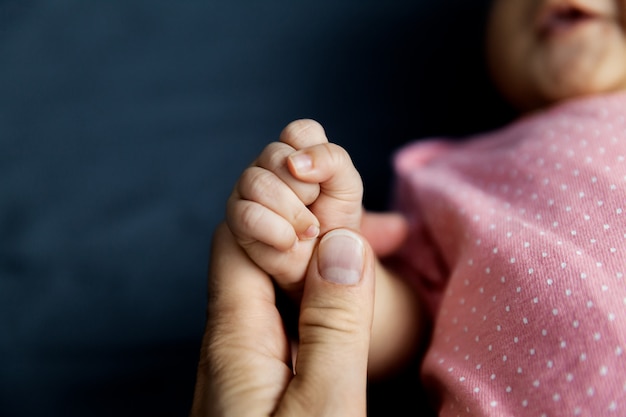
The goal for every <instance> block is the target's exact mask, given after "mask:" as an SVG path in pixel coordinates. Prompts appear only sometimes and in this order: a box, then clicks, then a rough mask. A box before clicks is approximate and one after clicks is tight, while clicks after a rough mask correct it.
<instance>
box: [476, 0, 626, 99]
mask: <svg viewBox="0 0 626 417" xmlns="http://www.w3.org/2000/svg"><path fill="white" fill-rule="evenodd" d="M625 30H626V0H493V5H492V12H491V16H490V20H489V27H488V31H487V53H488V61H489V66H490V68H491V71H492V74H493V77H494V81H495V83H496V85H497V86H498V87H499V89H500V90H501V91H502V93H503V94H504V95H505V96H506V97H507V98H508V99H509V100H510V101H511V102H512V103H513V104H514V105H516V106H517V107H519V108H520V109H521V110H525V111H527V110H533V109H537V108H540V107H543V106H546V105H549V104H552V103H555V102H557V101H560V100H564V99H568V98H573V97H577V96H582V95H588V94H594V93H602V92H610V91H616V90H620V89H626V33H625Z"/></svg>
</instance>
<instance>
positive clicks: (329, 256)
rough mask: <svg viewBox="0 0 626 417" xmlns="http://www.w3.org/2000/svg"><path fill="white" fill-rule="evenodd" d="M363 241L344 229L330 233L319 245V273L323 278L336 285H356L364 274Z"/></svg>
mask: <svg viewBox="0 0 626 417" xmlns="http://www.w3.org/2000/svg"><path fill="white" fill-rule="evenodd" d="M364 253H365V250H364V247H363V241H362V240H361V239H360V238H359V237H358V236H357V235H355V234H354V233H352V232H349V231H347V230H343V229H337V230H333V231H331V232H328V233H327V234H326V235H325V236H324V237H323V238H322V240H321V241H320V245H319V255H318V256H319V259H318V262H319V271H320V275H321V276H322V278H324V279H325V280H326V281H330V282H334V283H336V284H344V285H355V284H357V283H358V282H359V281H360V280H361V275H362V274H363V257H364Z"/></svg>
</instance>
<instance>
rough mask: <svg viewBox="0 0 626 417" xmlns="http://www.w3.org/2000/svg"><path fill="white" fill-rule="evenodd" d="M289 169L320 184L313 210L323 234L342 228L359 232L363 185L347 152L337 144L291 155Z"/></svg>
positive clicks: (327, 144)
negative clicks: (321, 226)
mask: <svg viewBox="0 0 626 417" xmlns="http://www.w3.org/2000/svg"><path fill="white" fill-rule="evenodd" d="M288 166H289V170H290V172H291V173H292V174H293V175H294V177H296V178H298V179H299V180H301V181H304V182H311V183H319V184H320V195H319V197H318V198H317V200H316V201H315V203H313V204H312V205H310V206H309V209H310V210H311V211H312V212H313V213H314V214H315V215H316V216H317V218H318V220H319V222H320V224H322V225H324V228H323V230H322V231H321V233H322V234H323V233H325V232H327V231H328V230H332V229H335V228H338V227H350V228H353V229H355V230H358V229H359V226H360V222H361V214H362V213H361V212H362V199H363V182H362V180H361V176H360V175H359V173H358V171H357V170H356V168H355V167H354V164H353V163H352V160H351V159H350V156H349V155H348V153H347V152H346V150H345V149H343V148H342V147H341V146H339V145H336V144H333V143H322V144H318V145H315V146H311V147H308V148H304V149H301V150H299V151H296V152H294V153H292V154H291V155H290V156H289V158H288ZM328 208H332V209H328Z"/></svg>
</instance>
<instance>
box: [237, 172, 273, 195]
mask: <svg viewBox="0 0 626 417" xmlns="http://www.w3.org/2000/svg"><path fill="white" fill-rule="evenodd" d="M240 184H241V186H240V190H239V192H240V193H241V195H242V196H243V197H244V198H246V199H249V200H253V201H258V200H259V199H260V198H261V197H262V196H263V195H265V194H267V193H268V192H270V191H272V190H273V189H274V188H275V187H276V178H275V176H274V174H273V173H272V172H270V171H268V170H266V169H263V168H259V167H250V168H248V169H246V170H245V171H244V172H243V174H242V175H241V182H240Z"/></svg>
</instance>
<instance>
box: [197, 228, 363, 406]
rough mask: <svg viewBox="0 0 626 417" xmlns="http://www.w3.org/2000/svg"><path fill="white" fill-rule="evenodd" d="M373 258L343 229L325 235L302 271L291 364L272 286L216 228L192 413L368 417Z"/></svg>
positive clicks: (225, 231) (355, 236)
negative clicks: (296, 336)
mask: <svg viewBox="0 0 626 417" xmlns="http://www.w3.org/2000/svg"><path fill="white" fill-rule="evenodd" d="M374 264H375V262H374V254H373V252H372V249H371V247H370V246H369V244H368V243H367V242H366V240H365V239H364V238H362V237H361V236H360V235H358V234H357V233H355V232H352V231H348V230H346V229H337V230H333V231H331V232H329V233H327V234H326V235H325V236H324V237H323V238H322V239H321V241H320V243H319V247H318V249H317V250H316V251H315V253H314V255H313V258H312V260H311V263H310V266H309V270H308V273H307V277H306V281H305V287H304V293H303V297H302V303H301V306H300V317H299V338H300V340H299V346H298V354H297V357H296V358H295V359H292V355H291V343H290V341H289V338H288V336H287V334H286V333H285V330H284V326H283V323H282V320H281V317H280V314H279V311H278V309H277V307H276V299H275V292H274V286H273V283H272V280H271V278H270V277H269V276H268V275H267V274H265V273H264V272H263V271H262V270H260V269H259V268H258V267H257V266H256V265H255V264H254V263H253V262H252V261H250V259H249V258H248V257H247V256H246V254H245V253H244V252H243V251H242V249H241V248H240V246H239V245H238V244H237V243H236V242H235V240H234V238H233V236H232V234H231V233H230V231H229V230H228V228H227V227H226V226H224V225H221V226H220V227H219V228H218V230H217V231H216V234H215V239H214V244H213V253H212V256H211V265H210V288H209V295H210V297H209V303H208V316H207V328H206V332H205V337H204V340H203V346H202V352H201V358H200V364H199V368H198V376H197V382H196V390H195V395H194V402H193V406H192V412H191V415H192V416H193V417H197V416H212V417H222V416H242V417H244V416H254V417H259V416H270V415H272V416H275V417H281V416H291V417H307V416H342V417H345V416H360V417H362V416H365V415H366V383H367V361H368V349H369V343H370V334H371V325H372V316H373V304H374V270H375V268H374Z"/></svg>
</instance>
